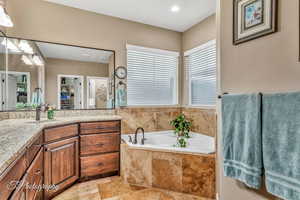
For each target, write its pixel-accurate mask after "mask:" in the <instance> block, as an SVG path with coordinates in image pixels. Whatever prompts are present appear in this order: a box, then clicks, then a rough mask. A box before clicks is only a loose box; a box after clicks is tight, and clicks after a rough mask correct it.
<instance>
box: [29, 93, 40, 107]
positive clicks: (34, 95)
mask: <svg viewBox="0 0 300 200" xmlns="http://www.w3.org/2000/svg"><path fill="white" fill-rule="evenodd" d="M42 103H43V94H42V92H40V91H35V92H33V93H32V98H31V105H32V106H34V107H36V106H39V105H41V104H42Z"/></svg>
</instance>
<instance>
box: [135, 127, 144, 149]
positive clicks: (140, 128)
mask: <svg viewBox="0 0 300 200" xmlns="http://www.w3.org/2000/svg"><path fill="white" fill-rule="evenodd" d="M139 130H141V131H142V133H143V138H142V140H141V144H142V145H144V144H145V140H146V139H145V130H144V129H143V128H142V127H138V128H137V129H136V131H135V134H134V141H133V142H132V144H137V143H138V142H137V135H138V132H139Z"/></svg>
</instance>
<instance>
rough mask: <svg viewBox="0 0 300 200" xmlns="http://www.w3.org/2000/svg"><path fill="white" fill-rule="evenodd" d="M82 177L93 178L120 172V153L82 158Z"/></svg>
mask: <svg viewBox="0 0 300 200" xmlns="http://www.w3.org/2000/svg"><path fill="white" fill-rule="evenodd" d="M80 160H81V176H82V177H91V176H97V175H99V174H105V173H109V172H115V171H118V170H119V153H108V154H103V155H95V156H88V157H81V158H80Z"/></svg>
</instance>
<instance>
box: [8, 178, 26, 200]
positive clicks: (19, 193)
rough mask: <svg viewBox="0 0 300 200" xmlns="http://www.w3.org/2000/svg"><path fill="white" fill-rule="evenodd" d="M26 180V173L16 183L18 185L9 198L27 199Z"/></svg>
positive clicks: (16, 199) (11, 199)
mask: <svg viewBox="0 0 300 200" xmlns="http://www.w3.org/2000/svg"><path fill="white" fill-rule="evenodd" d="M26 180H27V174H25V175H24V177H23V179H22V180H21V181H20V182H19V183H18V187H17V188H16V190H15V191H14V193H13V194H12V196H11V197H10V200H28V199H27V198H26V193H27V189H26Z"/></svg>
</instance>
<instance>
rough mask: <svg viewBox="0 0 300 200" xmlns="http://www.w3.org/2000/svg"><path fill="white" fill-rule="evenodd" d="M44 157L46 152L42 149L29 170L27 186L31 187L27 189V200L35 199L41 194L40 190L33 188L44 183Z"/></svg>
mask: <svg viewBox="0 0 300 200" xmlns="http://www.w3.org/2000/svg"><path fill="white" fill-rule="evenodd" d="M43 156H44V152H43V149H42V148H41V149H40V151H39V152H38V154H37V156H36V157H35V159H34V160H33V162H32V164H31V165H30V167H29V168H28V170H27V174H28V175H27V179H26V184H28V186H30V187H28V188H27V193H26V197H27V198H26V199H28V200H33V199H35V196H36V195H37V193H38V192H39V188H34V187H31V186H38V185H39V184H40V183H42V181H43V173H44V168H43V162H44V159H43Z"/></svg>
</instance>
